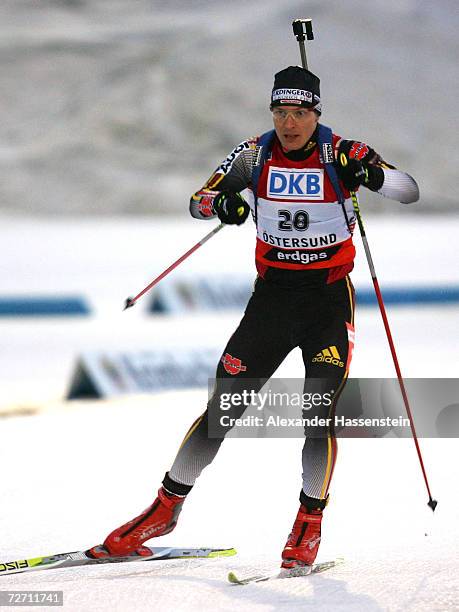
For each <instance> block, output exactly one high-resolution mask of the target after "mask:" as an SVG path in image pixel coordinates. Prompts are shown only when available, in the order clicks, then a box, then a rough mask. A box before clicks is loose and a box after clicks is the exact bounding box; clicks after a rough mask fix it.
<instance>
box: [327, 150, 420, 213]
mask: <svg viewBox="0 0 459 612" xmlns="http://www.w3.org/2000/svg"><path fill="white" fill-rule="evenodd" d="M342 155H344V156H345V158H346V161H347V164H346V166H347V167H349V170H348V171H351V168H353V167H355V168H356V169H357V166H361V168H362V170H363V174H362V175H361V181H360V184H362V185H363V186H364V187H367V189H370V190H371V191H376V192H377V193H379V194H381V195H382V196H384V197H386V198H390V199H391V200H397V201H398V202H401V203H402V204H410V203H411V202H416V201H417V200H419V187H418V185H417V183H416V181H415V180H414V178H413V177H412V176H410V175H409V174H408V173H407V172H403V171H402V170H398V169H397V168H395V166H392V165H391V164H388V163H387V162H386V161H384V160H383V159H382V157H381V156H380V155H379V154H378V153H376V151H375V150H374V149H372V148H371V147H369V146H368V145H366V144H365V143H363V142H358V141H355V140H340V141H338V143H337V148H336V158H337V160H338V164H339V163H340V159H341V160H343V158H342V157H341V156H342ZM343 171H344V172H346V169H345V168H343ZM355 175H358V171H357V172H356V173H355Z"/></svg>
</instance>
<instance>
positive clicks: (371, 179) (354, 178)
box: [335, 140, 384, 191]
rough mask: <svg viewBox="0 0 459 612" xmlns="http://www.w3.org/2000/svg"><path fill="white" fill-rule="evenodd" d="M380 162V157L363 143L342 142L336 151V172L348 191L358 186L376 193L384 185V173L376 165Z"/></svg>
mask: <svg viewBox="0 0 459 612" xmlns="http://www.w3.org/2000/svg"><path fill="white" fill-rule="evenodd" d="M380 161H382V160H381V157H380V156H379V155H378V154H377V153H376V151H375V150H374V149H371V148H370V147H369V146H368V145H366V144H365V143H363V142H356V141H354V140H342V141H341V142H340V144H339V147H338V151H337V160H336V162H335V166H336V172H337V174H338V176H339V178H340V179H341V181H342V182H343V184H344V186H345V187H346V188H347V189H349V190H350V191H354V190H355V189H357V187H360V185H364V186H365V187H368V189H371V190H372V191H378V189H381V187H382V185H383V183H384V171H383V169H382V168H380V167H379V166H377V165H376V164H378V163H379V162H380Z"/></svg>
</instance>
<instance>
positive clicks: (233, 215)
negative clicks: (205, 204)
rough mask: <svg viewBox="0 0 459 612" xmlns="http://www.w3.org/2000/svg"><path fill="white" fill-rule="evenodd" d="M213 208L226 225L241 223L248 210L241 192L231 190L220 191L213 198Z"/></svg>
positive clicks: (245, 217)
mask: <svg viewBox="0 0 459 612" xmlns="http://www.w3.org/2000/svg"><path fill="white" fill-rule="evenodd" d="M213 209H214V211H215V212H216V214H217V216H218V218H219V219H220V221H221V222H222V223H226V224H228V225H242V223H244V221H245V220H246V219H247V217H248V216H249V212H250V207H249V205H248V204H247V202H246V201H245V200H244V198H243V197H242V196H241V194H240V193H235V192H233V191H220V192H219V193H218V194H217V195H216V196H215V198H214V201H213Z"/></svg>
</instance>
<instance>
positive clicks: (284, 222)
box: [279, 210, 309, 232]
mask: <svg viewBox="0 0 459 612" xmlns="http://www.w3.org/2000/svg"><path fill="white" fill-rule="evenodd" d="M279 218H280V220H279V229H280V230H281V231H282V232H291V231H292V229H296V230H297V231H299V232H304V231H305V230H307V229H308V227H309V215H308V213H307V212H306V211H305V210H297V211H296V212H295V213H294V214H293V215H292V213H291V212H290V211H289V210H280V211H279Z"/></svg>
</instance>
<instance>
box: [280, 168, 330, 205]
mask: <svg viewBox="0 0 459 612" xmlns="http://www.w3.org/2000/svg"><path fill="white" fill-rule="evenodd" d="M268 196H269V197H271V198H275V197H278V198H283V199H285V200H323V199H324V173H323V170H295V169H292V168H270V169H269V176H268Z"/></svg>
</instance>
